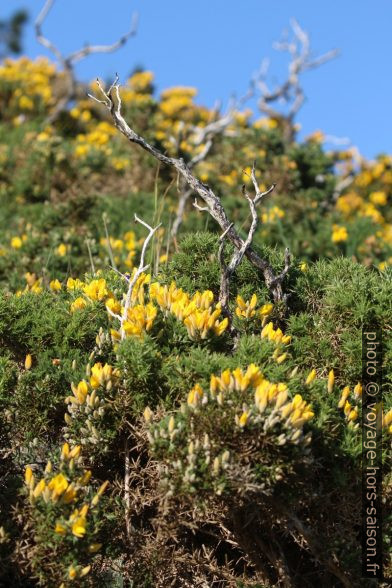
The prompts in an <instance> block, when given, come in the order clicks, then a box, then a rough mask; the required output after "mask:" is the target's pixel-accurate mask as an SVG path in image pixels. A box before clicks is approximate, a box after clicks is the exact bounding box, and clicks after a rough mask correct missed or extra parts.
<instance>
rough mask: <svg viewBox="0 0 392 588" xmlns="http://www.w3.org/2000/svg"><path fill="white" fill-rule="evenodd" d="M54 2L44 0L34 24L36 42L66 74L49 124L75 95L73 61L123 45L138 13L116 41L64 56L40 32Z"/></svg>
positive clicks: (135, 22)
mask: <svg viewBox="0 0 392 588" xmlns="http://www.w3.org/2000/svg"><path fill="white" fill-rule="evenodd" d="M54 2H55V0H46V2H45V4H44V6H43V7H42V10H41V12H40V13H39V15H38V17H37V19H36V21H35V25H34V27H35V35H36V38H37V41H38V43H40V44H41V45H43V46H44V47H45V48H46V49H48V50H49V51H50V52H51V53H53V55H54V56H55V57H56V59H57V60H58V62H59V63H60V65H61V66H62V68H63V70H64V73H65V74H66V83H67V88H66V91H65V93H64V95H63V97H62V98H61V99H60V100H59V101H58V103H57V105H56V107H55V108H54V110H53V112H52V113H51V114H50V116H49V117H48V119H47V122H48V123H49V124H50V123H53V122H54V121H55V120H57V118H58V116H59V115H60V113H61V112H62V111H63V110H64V109H65V107H66V106H67V104H68V103H69V102H70V101H71V100H73V99H74V98H75V97H76V89H77V81H76V78H75V72H74V65H75V63H77V62H78V61H81V60H82V59H84V58H85V57H87V56H88V55H92V54H93V53H112V52H113V51H116V50H117V49H119V48H120V47H122V46H123V45H125V43H126V42H127V41H128V39H129V38H130V37H133V36H134V35H135V34H136V30H137V21H138V15H137V13H134V14H133V16H132V21H131V27H130V29H129V30H128V32H127V33H125V35H123V36H122V37H120V39H119V40H118V41H115V42H114V43H112V44H111V45H86V46H85V47H83V48H82V49H78V50H76V51H74V52H73V53H70V54H69V55H68V56H65V55H63V53H62V52H61V51H60V50H59V49H58V47H56V45H55V44H54V43H53V42H52V41H51V40H50V39H48V38H47V37H45V36H44V35H43V32H42V25H43V23H44V21H45V19H46V17H47V16H48V13H49V12H50V10H51V9H52V8H53V5H54Z"/></svg>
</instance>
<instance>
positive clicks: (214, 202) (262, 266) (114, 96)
mask: <svg viewBox="0 0 392 588" xmlns="http://www.w3.org/2000/svg"><path fill="white" fill-rule="evenodd" d="M118 80H119V78H118V76H117V77H116V79H115V81H114V82H113V84H112V85H111V86H110V88H109V90H108V91H107V92H106V91H105V90H104V88H103V86H102V84H101V83H100V81H99V80H97V85H98V89H99V91H100V93H101V95H102V97H103V99H99V98H97V97H95V96H93V95H91V94H89V97H90V98H91V99H93V100H95V101H96V102H98V103H99V104H102V105H104V106H105V107H106V108H107V109H108V110H109V112H110V114H111V116H112V119H113V122H114V125H115V127H116V128H117V129H118V130H119V131H120V132H121V133H122V134H123V135H124V136H125V137H126V138H127V139H128V140H129V141H130V142H131V143H135V144H136V145H139V146H140V147H141V148H142V149H144V150H145V151H147V152H148V153H150V155H152V156H153V157H155V159H157V160H158V161H160V162H161V163H164V164H165V165H168V166H170V167H172V168H174V169H175V170H176V171H177V172H178V173H179V175H180V176H181V177H183V178H184V180H185V181H186V183H187V184H188V185H189V187H190V188H191V189H192V190H193V191H194V192H196V194H197V195H198V196H199V197H200V198H201V199H202V200H203V201H204V202H205V204H206V205H207V206H206V207H205V210H206V211H208V213H209V214H210V215H211V216H212V218H213V219H214V220H215V221H216V222H217V223H218V224H219V226H220V227H221V229H222V231H224V232H225V231H226V236H227V238H228V239H229V240H230V241H231V242H232V243H233V244H234V246H235V247H236V248H237V249H239V250H242V249H243V248H244V255H245V256H246V257H247V258H248V259H249V261H250V262H251V263H252V264H253V265H254V266H255V267H256V268H258V269H259V270H260V271H261V272H262V274H263V276H264V280H265V283H266V285H267V287H268V288H269V290H270V292H271V294H272V296H273V299H274V300H275V302H279V301H282V302H285V301H286V296H285V295H284V293H283V288H282V282H283V280H284V277H285V276H286V274H287V272H288V267H289V259H288V258H287V259H286V261H287V263H285V268H284V269H283V271H282V272H280V274H278V275H276V274H275V272H274V270H273V268H272V266H271V265H270V263H269V262H268V260H266V259H263V258H262V257H260V256H259V255H258V253H257V252H256V251H255V250H254V249H253V248H252V246H251V245H250V244H247V243H246V241H244V240H243V239H242V238H241V237H240V235H239V234H238V233H237V231H236V230H235V228H234V226H232V225H231V223H230V221H229V219H228V218H227V215H226V212H225V209H224V208H223V205H222V202H221V200H220V198H219V197H218V196H217V195H216V194H215V193H214V192H213V190H212V189H211V188H210V187H209V186H208V185H207V184H204V183H203V182H201V181H200V180H199V179H198V178H197V177H196V176H195V175H194V174H193V173H192V171H191V170H190V169H189V167H188V166H187V165H186V163H185V162H184V160H183V159H182V158H175V157H168V156H167V155H165V154H164V153H162V152H161V151H159V149H157V148H156V147H154V146H152V145H150V144H149V143H148V142H147V141H146V140H145V139H144V138H143V137H141V136H140V135H138V134H137V133H136V132H135V131H134V130H133V129H131V128H130V126H129V125H128V123H127V122H126V121H125V119H124V118H123V116H122V114H121V96H120V85H119V83H118ZM255 189H256V188H255ZM257 194H259V191H258V188H257V191H256V198H257ZM230 225H231V226H230ZM286 265H287V267H286Z"/></svg>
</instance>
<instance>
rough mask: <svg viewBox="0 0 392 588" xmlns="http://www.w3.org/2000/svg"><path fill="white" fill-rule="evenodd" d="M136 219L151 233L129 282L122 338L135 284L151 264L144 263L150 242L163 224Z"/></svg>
mask: <svg viewBox="0 0 392 588" xmlns="http://www.w3.org/2000/svg"><path fill="white" fill-rule="evenodd" d="M135 221H136V222H138V223H140V224H142V225H143V226H144V227H146V229H148V231H149V233H148V235H147V237H146V238H145V240H144V243H143V247H142V252H141V255H140V263H139V267H138V268H137V270H136V272H135V274H134V276H133V277H132V278H131V279H130V280H129V282H128V291H127V295H126V297H125V304H124V308H123V311H122V314H121V328H120V335H121V339H125V331H124V323H125V322H126V320H127V318H128V310H129V308H130V306H131V299H132V292H133V289H134V287H135V284H136V282H137V280H138V278H139V277H140V275H141V274H142V273H143V272H145V271H146V270H147V269H148V268H149V267H150V265H149V264H147V265H144V258H145V255H146V250H147V247H148V244H149V242H150V241H151V239H152V237H153V236H154V234H155V233H156V231H157V230H158V229H159V227H160V226H161V225H160V224H159V225H157V226H156V227H154V228H152V227H150V225H148V224H147V223H145V222H144V221H142V220H141V219H140V218H139V217H138V216H137V215H136V214H135Z"/></svg>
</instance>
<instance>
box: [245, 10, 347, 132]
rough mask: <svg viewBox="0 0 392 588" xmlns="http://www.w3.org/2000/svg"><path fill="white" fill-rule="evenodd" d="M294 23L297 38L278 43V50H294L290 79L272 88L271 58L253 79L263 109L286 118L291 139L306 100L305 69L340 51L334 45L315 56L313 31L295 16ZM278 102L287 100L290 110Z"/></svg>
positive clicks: (283, 118)
mask: <svg viewBox="0 0 392 588" xmlns="http://www.w3.org/2000/svg"><path fill="white" fill-rule="evenodd" d="M290 24H291V28H292V31H293V35H294V38H293V39H292V40H291V41H290V40H288V39H284V40H283V41H281V42H278V43H275V44H274V48H275V49H277V50H278V51H287V52H288V53H289V54H290V57H291V60H290V63H289V65H288V75H287V79H286V80H285V81H284V82H283V83H282V84H280V85H279V86H278V87H276V88H275V89H274V90H270V88H269V86H268V84H267V82H266V75H267V71H268V66H269V62H268V60H263V62H262V64H261V67H260V70H259V71H258V73H257V74H256V75H255V76H254V77H253V80H252V82H251V86H252V87H253V88H254V90H257V91H258V93H259V99H258V107H259V109H260V110H261V111H262V112H264V113H265V114H267V115H268V116H269V117H271V118H274V119H277V120H281V121H282V122H283V130H284V133H285V137H286V139H287V140H292V139H293V135H294V126H293V121H294V118H295V116H296V115H297V113H298V111H299V110H300V108H301V107H302V105H303V103H304V101H305V93H304V90H303V87H302V85H301V80H300V76H301V75H302V74H303V73H304V72H305V71H308V70H310V69H315V68H317V67H319V66H320V65H323V64H324V63H326V62H327V61H330V60H331V59H334V58H335V57H336V56H337V55H338V54H339V50H338V49H332V50H331V51H328V52H327V53H324V54H323V55H320V56H319V57H313V56H312V51H311V47H310V39H309V34H308V33H307V32H305V31H304V30H303V29H302V28H301V27H300V25H299V24H298V22H297V21H296V20H295V19H292V20H291V23H290ZM278 102H283V103H284V105H285V106H286V107H288V111H287V112H286V113H285V112H284V111H283V112H282V111H281V110H278V109H277V108H276V107H275V106H273V104H275V103H278Z"/></svg>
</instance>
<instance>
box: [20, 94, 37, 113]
mask: <svg viewBox="0 0 392 588" xmlns="http://www.w3.org/2000/svg"><path fill="white" fill-rule="evenodd" d="M19 106H20V108H21V109H22V110H33V108H34V102H33V101H32V100H31V98H29V97H28V96H21V97H20V98H19Z"/></svg>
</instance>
